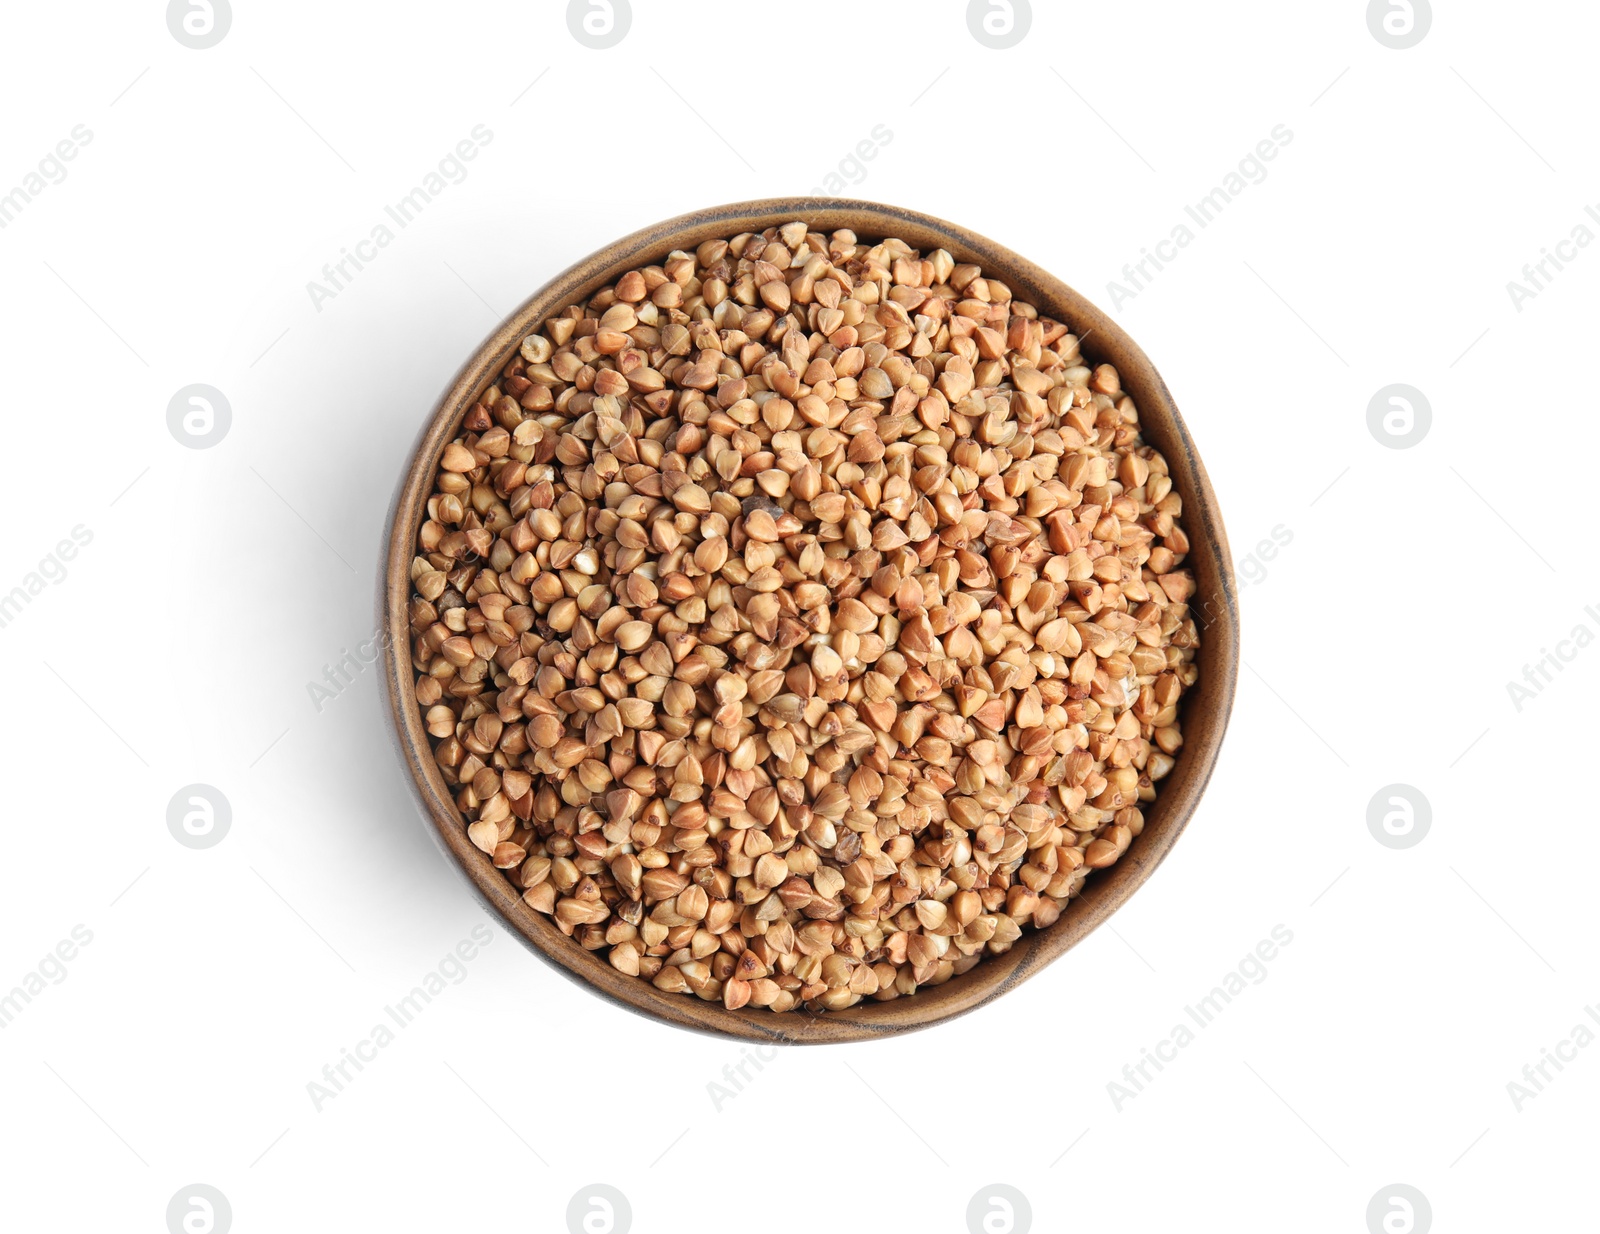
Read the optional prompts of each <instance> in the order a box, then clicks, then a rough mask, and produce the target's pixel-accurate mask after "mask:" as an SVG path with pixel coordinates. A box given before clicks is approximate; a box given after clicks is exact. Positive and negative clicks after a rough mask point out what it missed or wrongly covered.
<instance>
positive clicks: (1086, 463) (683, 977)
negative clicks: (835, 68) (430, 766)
mask: <svg viewBox="0 0 1600 1234" xmlns="http://www.w3.org/2000/svg"><path fill="white" fill-rule="evenodd" d="M1180 513H1181V503H1180V500H1179V496H1178V494H1177V493H1176V492H1174V491H1173V489H1172V481H1171V479H1170V477H1169V475H1168V470H1167V464H1166V461H1165V460H1164V459H1163V458H1162V457H1161V455H1160V454H1158V453H1157V452H1156V451H1155V450H1153V449H1151V448H1150V447H1149V446H1147V445H1145V444H1144V442H1143V440H1142V438H1141V436H1140V429H1139V417H1138V411H1137V409H1136V408H1135V406H1134V404H1133V400H1132V399H1131V398H1130V397H1129V396H1128V395H1127V394H1125V393H1124V392H1123V390H1122V386H1121V381H1120V378H1119V376H1118V374H1117V372H1116V370H1115V369H1113V368H1111V367H1110V366H1109V365H1104V364H1102V365H1100V366H1098V367H1095V368H1091V367H1090V366H1089V365H1088V364H1086V363H1085V362H1084V361H1083V359H1082V358H1081V356H1080V354H1079V349H1078V340H1077V338H1076V337H1074V335H1073V334H1072V333H1071V332H1070V331H1069V329H1068V327H1067V326H1066V325H1064V324H1062V323H1060V322H1055V321H1051V320H1050V319H1049V318H1046V317H1041V316H1040V315H1039V314H1038V312H1037V311H1036V310H1035V309H1034V308H1033V306H1031V305H1028V304H1025V303H1022V302H1020V301H1017V300H1014V299H1013V298H1012V294H1011V290H1010V289H1009V288H1007V287H1006V286H1005V285H1004V284H1002V283H1000V282H997V281H996V280H994V279H990V278H985V277H984V276H983V273H982V271H981V270H979V269H978V267H976V266H973V265H962V264H959V263H957V262H956V261H955V259H954V258H953V257H951V255H950V254H949V253H947V252H945V251H943V250H942V249H941V250H938V251H936V252H932V253H928V254H921V253H918V252H917V251H915V250H913V249H912V248H910V247H909V246H908V245H906V244H904V243H902V242H901V241H899V240H893V239H890V240H884V241H881V242H879V243H876V244H869V243H865V242H862V241H859V240H858V239H857V238H856V236H855V235H854V234H852V233H851V232H848V231H839V232H835V233H833V234H832V235H831V236H824V235H820V234H817V233H815V232H808V231H807V229H806V226H805V224H803V223H799V222H795V223H789V224H787V225H786V226H784V227H781V228H774V229H771V230H769V231H766V232H763V233H762V234H761V235H749V234H746V235H740V236H735V237H734V238H733V239H731V240H726V241H723V240H715V241H708V242H707V243H705V244H702V245H701V246H700V247H699V248H698V249H697V250H695V251H694V252H692V253H687V252H675V253H672V254H671V255H669V256H668V257H667V258H666V260H665V261H664V262H662V263H661V264H660V265H654V266H647V267H645V268H643V269H639V270H633V271H630V272H628V273H627V274H625V275H623V276H622V278H620V279H619V280H618V281H617V283H616V284H615V285H614V286H612V287H607V288H606V289H604V290H602V291H600V292H597V293H596V294H595V295H593V296H591V297H590V298H589V299H588V301H587V302H586V303H584V304H581V305H575V306H573V307H571V308H568V309H566V310H565V311H563V312H560V313H557V314H556V315H554V316H552V317H551V318H549V319H548V320H547V321H546V322H545V323H544V325H543V327H542V329H541V330H540V331H539V332H538V333H535V334H531V335H529V336H528V337H527V338H526V339H525V340H523V343H522V347H521V354H520V355H518V356H516V357H514V358H513V359H512V360H511V362H510V363H509V364H507V365H506V366H505V368H504V370H503V371H502V373H501V375H500V377H499V380H498V382H497V383H496V384H494V385H491V386H490V387H489V388H488V389H486V390H485V391H484V392H483V393H482V395H481V397H480V399H479V401H478V403H477V405H476V406H474V407H473V408H472V409H471V411H470V412H469V413H468V414H467V417H466V420H465V423H464V425H463V428H462V434H461V436H460V437H458V438H457V439H456V440H455V441H453V442H451V443H450V445H449V446H448V447H447V448H446V449H445V451H444V454H443V458H442V460H441V464H440V470H439V475H438V480H437V483H436V491H435V492H434V494H433V495H432V496H431V497H430V499H429V502H428V518H427V521H426V522H424V523H423V525H422V529H421V532H420V534H419V536H418V540H419V544H418V555H417V557H416V558H415V560H414V561H413V563H412V568H411V578H412V587H413V591H414V595H413V598H412V601H411V607H410V625H411V634H412V657H413V664H414V666H415V669H416V673H417V681H416V696H417V702H418V704H419V705H420V707H421V709H422V712H423V714H424V717H425V721H426V725H427V729H428V732H429V733H430V734H431V735H432V736H433V737H434V738H435V739H436V741H435V756H436V758H437V760H438V764H439V767H440V768H441V770H442V772H443V774H444V777H445V779H446V780H447V781H448V782H449V783H450V784H451V785H452V786H453V788H454V790H455V794H456V803H457V804H458V805H459V806H460V808H461V811H462V813H463V814H464V815H465V817H466V819H467V834H468V835H469V836H470V838H471V840H472V842H473V843H474V844H476V845H477V846H478V848H480V849H482V850H483V851H484V852H485V853H486V854H488V855H489V857H490V859H492V861H493V862H494V864H495V865H496V866H498V867H499V868H500V869H502V870H504V871H505V872H506V876H507V877H508V878H509V879H511V880H512V882H513V883H514V884H515V885H516V886H517V887H519V888H520V889H522V891H523V898H524V900H525V901H526V902H527V904H528V905H529V906H530V907H531V908H533V909H535V910H537V911H539V912H541V913H547V914H550V915H551V916H552V917H553V919H554V921H555V923H556V924H557V926H559V927H560V929H561V930H562V931H563V932H564V933H566V934H568V935H570V936H571V937H572V938H573V939H574V940H575V941H576V943H577V944H578V945H579V946H582V947H586V948H588V949H590V950H592V951H604V952H606V953H607V954H608V958H609V960H610V963H611V965H612V966H613V967H614V968H616V969H617V970H618V971H620V972H623V973H627V974H631V975H636V976H639V977H643V978H646V979H648V980H649V981H651V982H653V983H654V984H655V985H656V987H657V988H659V989H662V990H666V991H678V992H686V993H692V994H694V995H696V996H697V997H699V998H702V999H708V1000H713V999H720V1000H721V1001H722V1002H723V1004H724V1005H725V1006H727V1007H729V1008H739V1007H743V1006H745V1005H747V1004H751V1005H755V1006H760V1007H770V1008H771V1009H773V1010H774V1011H788V1010H792V1009H795V1008H797V1007H800V1006H802V1005H804V1006H805V1007H806V1008H808V1009H810V1010H815V1011H820V1010H836V1009H839V1008H843V1007H848V1006H850V1005H852V1004H854V1003H856V1002H859V1001H860V1000H862V999H864V998H871V999H879V1000H882V999H891V998H895V997H897V996H900V995H909V994H913V993H915V992H916V991H917V989H919V988H920V987H922V986H925V985H938V984H940V983H941V982H944V981H948V980H949V979H950V978H951V977H952V976H954V975H955V974H958V973H962V972H966V971H967V970H968V969H970V968H971V967H972V966H973V965H975V964H977V963H978V962H979V960H980V959H982V957H983V955H984V954H985V953H986V952H987V953H991V954H995V953H999V952H1002V951H1005V950H1006V949H1007V948H1008V947H1010V946H1011V945H1012V944H1013V943H1015V942H1016V940H1017V939H1018V938H1019V937H1020V936H1021V933H1022V930H1023V929H1024V928H1026V927H1028V926H1032V927H1035V928H1040V929H1043V928H1045V927H1047V926H1049V925H1051V924H1052V923H1053V922H1055V920H1056V919H1057V918H1058V917H1059V916H1060V915H1061V913H1062V911H1063V910H1064V909H1066V908H1067V905H1068V902H1069V900H1070V899H1071V898H1072V897H1073V896H1074V895H1075V894H1076V893H1077V892H1078V891H1079V890H1080V889H1081V888H1082V886H1083V882H1084V879H1085V878H1086V877H1087V876H1088V874H1089V873H1090V871H1092V870H1098V869H1103V868H1105V867H1107V866H1109V865H1111V864H1112V863H1114V862H1115V861H1116V860H1117V859H1118V858H1119V857H1121V856H1122V854H1123V853H1124V852H1126V851H1127V849H1128V846H1129V844H1131V843H1132V842H1133V841H1134V839H1135V837H1137V836H1138V835H1139V833H1140V830H1141V829H1142V827H1143V825H1144V814H1143V812H1142V810H1141V805H1143V804H1145V803H1148V802H1150V801H1152V800H1154V798H1155V793H1156V790H1155V783H1156V781H1158V780H1160V779H1161V778H1162V777H1163V776H1165V775H1166V774H1167V773H1168V772H1169V771H1170V770H1171V769H1172V766H1173V760H1174V756H1175V755H1176V753H1177V751H1178V748H1179V746H1180V745H1181V744H1182V741H1183V738H1182V734H1181V732H1180V730H1179V725H1178V703H1179V698H1180V696H1181V695H1182V693H1183V691H1184V690H1185V689H1186V688H1187V687H1189V686H1192V685H1193V684H1194V682H1195V679H1196V676H1197V672H1198V668H1197V666H1196V664H1195V663H1194V656H1195V649H1196V647H1197V645H1198V635H1197V631H1196V626H1195V622H1194V619H1193V617H1192V616H1191V614H1190V612H1189V607H1188V600H1189V598H1190V596H1191V595H1192V593H1193V592H1194V580H1193V578H1192V576H1191V575H1190V573H1189V572H1188V571H1187V570H1185V569H1184V568H1183V563H1184V559H1185V555H1186V553H1187V552H1188V548H1189V543H1188V539H1187V537H1186V536H1185V535H1184V532H1183V528H1182V527H1181V526H1180V525H1179V522H1178V519H1179V515H1180Z"/></svg>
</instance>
